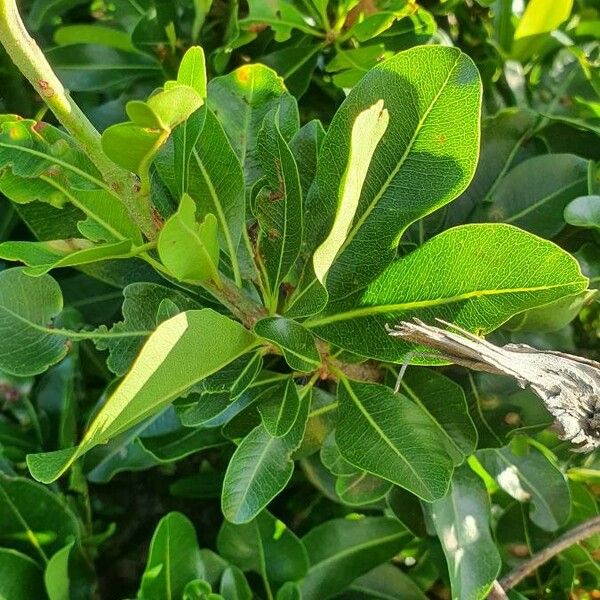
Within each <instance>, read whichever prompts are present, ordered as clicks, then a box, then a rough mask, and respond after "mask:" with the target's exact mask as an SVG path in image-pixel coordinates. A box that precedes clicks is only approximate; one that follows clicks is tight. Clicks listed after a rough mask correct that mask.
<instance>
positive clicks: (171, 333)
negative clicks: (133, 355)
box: [27, 309, 256, 483]
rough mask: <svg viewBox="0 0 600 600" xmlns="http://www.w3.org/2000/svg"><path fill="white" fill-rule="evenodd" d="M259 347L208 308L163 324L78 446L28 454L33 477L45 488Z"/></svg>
mask: <svg viewBox="0 0 600 600" xmlns="http://www.w3.org/2000/svg"><path fill="white" fill-rule="evenodd" d="M255 344H256V338H255V336H254V335H253V334H251V333H250V332H248V331H247V330H245V329H244V328H243V327H242V326H241V325H239V324H238V323H236V322H234V321H232V320H231V319H228V318H227V317H225V316H223V315H220V314H218V313H216V312H214V311H212V310H210V309H203V310H190V311H187V312H183V313H180V314H179V315H177V316H176V317H173V318H172V319H169V320H168V321H165V322H164V323H162V324H161V325H159V327H158V328H157V329H156V331H155V332H154V333H153V334H152V335H151V336H150V337H149V338H148V341H147V342H146V343H145V344H144V347H143V348H142V351H141V352H140V354H139V356H138V357H137V359H136V361H135V363H134V364H133V367H132V368H131V371H129V373H128V374H127V376H126V377H125V378H124V379H123V381H122V382H121V384H120V385H119V386H118V387H117V389H116V390H115V392H114V393H113V395H112V396H111V397H110V398H109V399H108V400H107V401H106V404H105V405H104V406H103V407H102V409H101V410H100V412H99V413H98V414H97V415H96V417H95V418H94V420H93V421H92V423H91V425H90V426H89V428H88V430H87V432H86V434H85V435H84V437H83V439H82V441H81V442H80V444H79V446H77V447H76V448H67V449H64V450H58V451H56V452H50V453H47V454H30V455H29V456H28V458H27V464H28V466H29V469H30V471H31V473H32V475H33V476H34V478H35V479H37V480H38V481H42V482H45V483H49V482H51V481H54V480H56V479H57V478H58V477H60V475H62V474H63V473H64V472H65V471H66V470H67V469H68V468H69V467H70V466H71V465H72V464H73V462H74V461H75V460H76V459H77V458H79V457H80V456H82V455H83V454H85V453H86V452H87V451H88V450H90V449H91V448H93V447H94V446H97V445H98V444H103V443H106V442H107V441H108V440H109V439H111V438H112V437H114V436H116V435H118V434H119V433H122V432H123V431H126V430H127V429H129V428H130V427H133V426H134V425H136V424H137V423H139V422H140V421H142V420H143V419H145V418H147V417H149V416H151V415H152V414H154V413H156V412H158V411H159V410H160V409H161V408H163V407H164V406H166V405H167V404H168V402H170V401H171V400H173V399H174V398H176V397H177V396H179V395H181V394H182V393H184V392H185V391H186V390H187V389H188V388H189V387H190V386H192V385H193V384H194V383H196V382H198V381H200V380H202V379H203V378H204V377H207V376H208V375H211V374H212V373H214V372H216V371H218V370H219V369H221V368H222V367H224V366H225V365H227V364H228V363H229V362H231V361H232V360H234V359H236V358H237V357H238V356H240V355H242V354H244V353H245V352H248V351H249V350H250V349H251V348H252V347H253V346H254V345H255ZM190 357H193V360H189V359H190Z"/></svg>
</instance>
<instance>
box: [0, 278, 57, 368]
mask: <svg viewBox="0 0 600 600" xmlns="http://www.w3.org/2000/svg"><path fill="white" fill-rule="evenodd" d="M62 308H63V298H62V294H61V291H60V287H59V286H58V283H56V281H54V279H52V277H50V276H49V275H42V276H41V277H37V278H33V277H28V276H27V275H25V274H24V273H23V269H22V268H16V269H7V270H5V271H1V272H0V338H1V339H2V340H4V343H3V347H2V350H0V369H1V370H2V371H5V372H7V373H11V374H13V375H20V376H28V375H37V374H38V373H43V372H44V371H45V370H46V369H47V368H48V367H49V366H50V365H53V364H55V363H57V362H58V361H59V360H61V359H62V358H63V357H64V356H65V355H66V354H67V350H68V338H67V337H66V336H65V335H63V334H60V333H58V332H56V331H54V330H53V329H52V322H53V320H54V319H55V318H56V317H57V316H58V315H59V314H60V312H61V311H62Z"/></svg>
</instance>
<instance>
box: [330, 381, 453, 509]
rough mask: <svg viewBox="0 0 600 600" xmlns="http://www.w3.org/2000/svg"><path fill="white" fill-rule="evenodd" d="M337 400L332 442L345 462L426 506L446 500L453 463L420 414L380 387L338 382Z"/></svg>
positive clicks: (433, 428)
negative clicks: (382, 480)
mask: <svg viewBox="0 0 600 600" xmlns="http://www.w3.org/2000/svg"><path fill="white" fill-rule="evenodd" d="M338 398H339V418H338V425H337V428H336V436H335V437H336V442H337V444H338V446H339V449H340V452H341V454H342V456H343V457H344V458H345V459H346V460H347V461H349V462H350V463H352V464H353V465H355V466H356V467H358V468H359V469H363V470H365V471H367V472H369V473H373V474H374V475H377V476H379V477H383V478H384V479H387V480H388V481H391V482H392V483H394V484H396V485H399V486H401V487H403V488H406V489H408V490H410V491H411V492H412V493H413V494H416V495H417V496H419V497H420V498H422V499H424V500H427V501H428V502H431V501H432V500H435V499H437V498H441V497H442V496H444V495H445V494H446V492H447V490H448V485H449V484H450V478H451V476H452V470H453V466H452V461H451V459H450V457H449V456H448V453H447V452H446V449H445V447H444V438H443V437H442V434H441V433H440V431H439V429H438V427H436V426H435V425H434V424H433V423H432V422H431V420H430V419H429V417H428V416H427V414H426V413H425V412H424V411H423V410H422V409H421V408H419V407H418V406H416V405H415V404H413V403H412V402H410V400H408V398H406V397H404V396H401V395H400V394H394V392H393V391H392V390H391V389H390V388H388V387H385V386H383V385H378V384H374V383H359V382H357V381H350V380H347V379H343V380H342V381H341V382H340V385H339V387H338ZM357 430H358V431H360V432H361V435H359V436H357V435H356V431H357Z"/></svg>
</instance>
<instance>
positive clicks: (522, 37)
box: [512, 0, 573, 61]
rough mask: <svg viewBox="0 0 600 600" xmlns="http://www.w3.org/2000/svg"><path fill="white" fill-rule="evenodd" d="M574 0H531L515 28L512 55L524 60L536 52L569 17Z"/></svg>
mask: <svg viewBox="0 0 600 600" xmlns="http://www.w3.org/2000/svg"><path fill="white" fill-rule="evenodd" d="M572 8H573V0H554V1H553V2H546V1H545V0H529V2H528V3H527V8H526V9H525V12H524V13H523V16H522V17H521V19H520V20H519V24H518V25H517V29H516V30H515V35H514V42H513V47H512V55H513V56H514V57H515V58H517V59H518V60H521V61H524V60H526V59H528V58H530V57H531V56H533V55H534V54H536V53H537V52H538V51H539V50H540V49H541V48H542V47H543V43H544V42H545V41H546V39H547V38H548V37H549V34H550V33H552V31H554V30H555V29H558V27H560V25H561V24H562V23H563V22H564V21H566V20H567V19H568V18H569V15H570V14H571V9H572Z"/></svg>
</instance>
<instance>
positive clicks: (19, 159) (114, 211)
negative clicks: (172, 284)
mask: <svg viewBox="0 0 600 600" xmlns="http://www.w3.org/2000/svg"><path fill="white" fill-rule="evenodd" d="M14 118H15V117H11V116H10V115H5V116H1V117H0V124H1V128H0V168H4V167H6V168H4V169H3V172H2V173H1V174H0V191H1V192H2V193H3V194H5V195H6V196H8V198H10V200H12V201H13V202H15V203H17V204H28V203H31V202H33V201H34V200H39V201H40V202H44V203H46V204H49V205H51V206H56V207H58V208H61V207H65V205H67V204H68V203H70V204H71V205H72V206H73V207H76V208H77V209H79V211H82V213H83V215H81V217H83V216H86V217H87V219H86V220H85V221H80V222H79V223H77V227H78V229H79V230H80V231H81V233H82V234H83V235H85V236H86V237H88V238H89V239H91V240H93V241H101V240H105V241H107V242H110V241H118V240H124V239H130V240H133V241H135V242H139V243H141V241H142V238H141V234H140V232H139V230H138V228H137V226H136V225H135V223H134V222H133V221H132V220H131V218H130V217H129V214H128V212H127V210H126V208H125V205H124V204H123V203H122V201H121V199H120V197H119V196H118V195H117V194H116V193H115V192H114V190H112V189H111V188H110V187H109V186H107V185H106V184H105V183H104V182H103V181H102V179H101V177H100V175H99V173H98V171H97V170H96V168H95V167H94V165H93V164H92V163H91V162H90V160H89V159H88V158H87V157H86V156H85V155H84V154H83V153H82V152H81V150H79V149H78V148H77V145H76V144H75V143H74V141H73V140H72V139H71V138H70V137H69V136H67V135H66V134H64V133H62V132H61V131H59V130H58V129H56V128H55V127H52V126H51V125H48V124H47V123H43V122H36V121H33V120H20V121H14ZM90 187H91V188H92V189H90ZM23 208H24V207H23ZM44 209H45V211H44ZM36 210H37V211H38V212H40V210H41V211H42V215H41V216H40V217H39V218H40V219H41V220H42V221H45V220H50V219H49V217H48V209H47V208H46V207H43V208H41V209H40V207H35V206H34V207H31V209H30V211H29V212H30V213H31V212H32V211H36ZM63 211H64V212H63V215H64V216H63V215H61V216H60V217H59V216H57V215H56V216H55V215H53V217H52V218H51V220H52V221H59V220H61V219H63V218H72V212H73V211H69V210H67V209H66V207H65V208H63ZM78 216H79V215H78ZM26 220H28V219H26ZM39 225H40V224H38V225H37V226H36V227H35V228H34V229H35V232H36V234H38V236H39V235H40V234H43V237H45V238H50V239H52V238H57V237H61V233H60V232H59V233H56V225H54V227H52V228H50V229H46V228H47V227H48V224H46V228H44V229H40V227H39ZM64 237H74V235H73V232H72V229H71V228H69V230H68V232H67V233H66V234H65V235H64Z"/></svg>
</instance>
